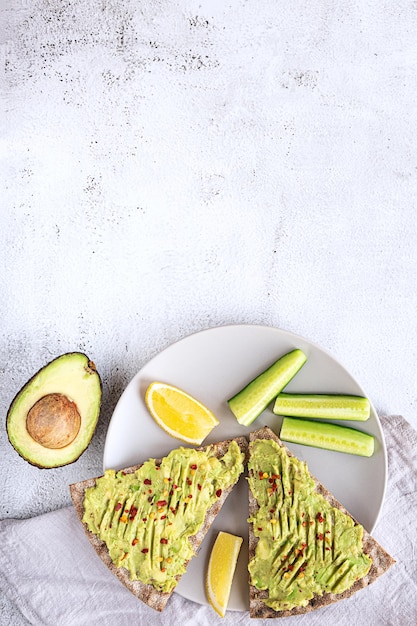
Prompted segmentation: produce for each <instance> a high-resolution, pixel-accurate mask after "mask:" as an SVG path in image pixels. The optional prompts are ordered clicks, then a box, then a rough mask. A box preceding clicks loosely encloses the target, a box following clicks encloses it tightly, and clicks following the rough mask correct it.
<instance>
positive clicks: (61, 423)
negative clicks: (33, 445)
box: [26, 393, 81, 450]
mask: <svg viewBox="0 0 417 626" xmlns="http://www.w3.org/2000/svg"><path fill="white" fill-rule="evenodd" d="M80 426H81V416H80V414H79V412H78V408H77V405H76V404H75V403H74V402H73V401H72V400H70V399H69V398H67V396H65V395H63V394H61V393H50V394H48V395H46V396H43V397H42V398H40V400H38V401H37V402H36V403H35V404H34V405H33V406H32V408H31V409H30V411H29V412H28V414H27V418H26V428H27V431H28V433H29V435H30V436H31V437H32V439H34V440H35V441H36V442H37V443H39V444H40V445H41V446H43V447H44V448H52V449H54V450H55V449H59V448H64V447H65V446H68V445H69V444H70V443H72V442H73V441H74V439H75V438H76V436H77V435H78V432H79V430H80Z"/></svg>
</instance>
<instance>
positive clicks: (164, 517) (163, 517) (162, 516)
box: [159, 515, 167, 519]
mask: <svg viewBox="0 0 417 626" xmlns="http://www.w3.org/2000/svg"><path fill="white" fill-rule="evenodd" d="M166 518H167V516H166V515H161V517H160V518H159V519H166Z"/></svg>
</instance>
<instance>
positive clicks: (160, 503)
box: [156, 500, 168, 507]
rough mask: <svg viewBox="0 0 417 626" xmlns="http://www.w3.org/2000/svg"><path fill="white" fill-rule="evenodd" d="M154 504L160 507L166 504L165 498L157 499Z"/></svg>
mask: <svg viewBox="0 0 417 626" xmlns="http://www.w3.org/2000/svg"><path fill="white" fill-rule="evenodd" d="M156 504H157V506H159V507H161V506H166V505H167V504H168V502H167V501H166V500H158V502H157V503H156Z"/></svg>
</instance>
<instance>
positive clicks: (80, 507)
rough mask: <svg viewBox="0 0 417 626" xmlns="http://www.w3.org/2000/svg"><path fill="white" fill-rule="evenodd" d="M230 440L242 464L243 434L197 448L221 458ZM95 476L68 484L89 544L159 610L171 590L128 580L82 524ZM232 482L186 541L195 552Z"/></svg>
mask: <svg viewBox="0 0 417 626" xmlns="http://www.w3.org/2000/svg"><path fill="white" fill-rule="evenodd" d="M231 441H236V443H237V444H238V446H239V448H240V450H241V452H243V453H244V455H245V458H244V460H243V464H244V465H245V464H246V461H247V453H248V442H247V440H246V438H245V437H236V438H235V439H229V440H226V441H220V442H218V443H215V444H212V445H210V446H204V447H200V448H197V449H198V450H206V449H207V448H209V447H210V448H212V449H213V450H214V453H215V456H216V457H217V458H221V457H222V456H224V454H226V452H227V450H228V447H229V445H230V443H231ZM161 460H162V459H158V460H156V464H157V465H160V463H161ZM139 467H141V464H139V465H134V466H132V467H129V468H126V469H124V470H123V471H124V472H125V473H126V474H131V473H133V472H135V471H136V470H137V469H139ZM96 478H99V477H95V478H90V479H88V480H84V481H81V482H78V483H74V484H72V485H70V487H69V488H70V493H71V499H72V502H73V505H74V508H75V510H76V512H77V515H78V517H79V519H80V521H81V523H82V525H83V528H84V531H85V533H86V535H87V537H88V539H89V541H90V543H91V545H92V547H93V548H94V550H95V551H96V553H97V554H98V556H99V557H100V558H101V560H102V561H103V563H104V564H105V565H106V566H107V567H108V568H109V570H110V571H111V572H112V573H113V574H114V575H115V576H116V577H117V578H118V579H119V580H120V582H121V583H123V585H124V586H125V587H126V588H127V589H129V591H131V592H132V593H133V594H134V595H135V596H136V597H137V598H139V599H140V600H142V601H143V602H145V604H147V605H148V606H150V607H151V608H153V609H155V610H156V611H162V610H163V609H164V608H165V606H166V603H167V602H168V600H169V598H170V597H171V595H172V593H173V591H174V590H173V591H171V592H169V593H168V592H162V591H159V590H158V589H156V588H155V587H153V586H152V585H150V584H145V583H142V582H141V581H140V580H131V578H130V576H129V572H128V570H127V569H126V568H124V567H116V565H115V564H114V563H113V561H112V559H111V557H110V555H109V552H108V549H107V546H106V544H105V542H104V541H102V540H101V539H99V538H98V537H97V535H95V534H94V533H92V532H90V531H89V530H88V528H87V526H86V524H84V522H83V521H82V519H83V515H84V497H85V491H86V489H88V488H89V487H94V485H95V482H96ZM233 487H234V485H231V486H230V487H229V488H228V489H224V490H223V492H222V495H221V496H220V498H218V499H217V500H216V502H215V503H214V504H213V505H212V506H211V507H210V509H208V511H207V513H206V517H205V520H204V524H203V526H202V527H201V528H200V530H199V531H198V532H197V533H196V534H195V535H193V536H192V537H190V538H189V541H190V542H191V544H192V547H193V550H194V553H197V552H198V550H199V548H200V546H201V543H202V541H203V539H204V537H205V535H206V533H207V531H208V530H209V528H210V526H211V525H212V523H213V521H214V519H215V517H216V516H217V514H218V513H219V511H220V509H221V508H222V506H223V504H224V502H225V500H226V498H227V496H228V495H229V493H230V492H231V491H232V489H233ZM187 565H188V561H187V562H186V563H185V566H186V567H187ZM180 578H181V576H178V577H177V582H179V580H180Z"/></svg>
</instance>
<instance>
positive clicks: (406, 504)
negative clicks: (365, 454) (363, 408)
mask: <svg viewBox="0 0 417 626" xmlns="http://www.w3.org/2000/svg"><path fill="white" fill-rule="evenodd" d="M381 421H382V426H383V429H384V433H385V437H386V442H387V448H388V464H389V465H388V486H387V493H386V499H385V502H384V506H383V510H382V513H381V516H380V518H379V520H378V523H377V526H376V528H375V530H374V533H373V535H374V537H375V539H377V540H378V541H379V542H380V543H381V544H382V546H383V547H384V548H385V549H386V550H387V551H388V552H389V553H390V554H391V555H392V556H393V557H394V558H395V559H396V561H397V563H396V564H395V565H394V566H393V567H392V568H391V569H390V570H389V571H388V572H387V573H386V574H384V575H383V576H382V577H381V578H379V579H378V580H377V581H376V582H375V583H373V584H372V585H371V586H370V587H368V588H367V589H364V590H362V591H360V592H359V593H357V594H355V595H354V596H353V597H352V598H350V599H348V600H346V601H343V602H340V603H338V604H335V605H333V606H329V607H326V608H325V609H321V610H318V611H317V612H314V613H312V614H308V615H304V616H299V617H292V618H290V619H291V625H292V626H299V625H303V626H304V625H307V624H308V626H315V625H320V626H327V625H329V626H330V625H333V624H337V625H338V626H343V625H345V624H346V626H347V625H349V626H355V625H362V624H364V625H365V624H366V625H367V626H370V625H373V624H378V625H380V624H386V625H389V626H411V625H412V624H417V549H416V548H415V546H416V540H417V537H416V530H417V521H416V520H417V432H416V431H415V430H414V429H413V428H412V427H411V426H410V424H408V423H407V422H406V421H405V420H404V419H403V418H402V417H400V416H389V417H382V418H381ZM0 584H1V587H2V589H3V592H4V593H5V594H6V595H7V597H8V598H9V599H10V600H11V601H12V602H13V603H15V605H16V607H17V608H18V610H19V611H20V612H21V613H22V616H23V617H22V623H24V618H25V619H26V620H27V621H28V623H30V624H35V625H42V626H43V625H46V626H49V625H51V626H83V625H88V626H94V625H97V626H114V624H117V625H118V626H132V624H135V625H138V626H140V625H142V624H143V625H144V626H154V625H155V626H156V625H159V624H161V625H162V624H166V625H167V626H168V625H169V626H175V625H177V624H180V625H181V626H188V625H189V626H200V625H201V626H206V625H207V626H208V625H210V626H214V625H215V624H227V625H229V624H230V625H237V624H248V623H250V622H253V623H254V624H257V625H264V624H265V625H266V624H271V620H250V619H249V616H248V613H247V612H231V611H228V612H227V614H226V617H225V618H224V619H222V618H220V617H218V616H217V614H215V612H214V611H213V610H212V609H211V608H210V607H209V606H200V605H198V604H196V603H194V602H191V601H189V600H185V599H183V598H182V597H180V596H179V595H178V594H176V593H174V594H173V596H172V598H171V599H170V601H169V603H168V605H167V607H166V609H165V610H164V612H163V613H162V614H159V613H157V612H156V611H154V610H153V609H150V608H149V607H147V606H146V605H145V604H143V603H142V602H141V601H139V600H137V599H136V598H135V597H134V596H133V595H132V594H131V593H130V592H129V591H128V590H127V589H125V588H124V587H123V586H122V585H121V583H120V582H119V581H118V580H117V579H116V578H115V577H114V576H113V575H112V574H111V573H110V572H109V571H108V570H107V568H106V567H105V566H104V564H103V563H102V562H101V560H100V559H99V558H98V557H97V556H96V555H95V553H94V552H93V550H92V549H91V547H90V544H89V542H88V540H87V538H86V536H85V534H84V531H83V529H82V527H81V525H80V523H79V521H78V519H77V517H76V514H75V511H74V510H73V509H72V507H68V508H64V509H60V510H57V511H54V512H52V513H47V514H45V515H40V516H38V517H35V518H32V519H27V520H16V519H6V520H3V521H1V522H0Z"/></svg>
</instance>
